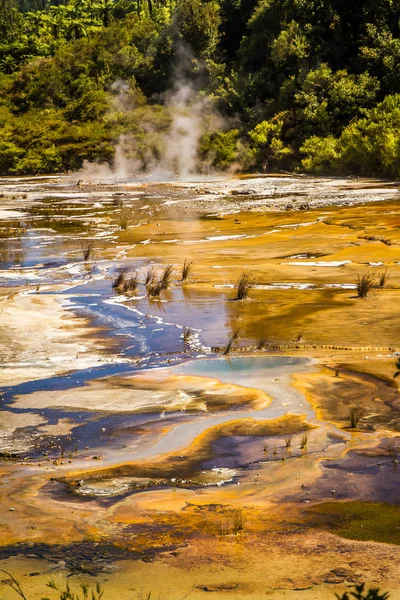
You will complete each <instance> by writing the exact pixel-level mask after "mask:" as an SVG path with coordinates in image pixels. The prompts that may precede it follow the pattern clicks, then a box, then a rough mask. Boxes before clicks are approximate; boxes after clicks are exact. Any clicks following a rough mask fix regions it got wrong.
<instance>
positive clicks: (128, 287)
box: [123, 273, 139, 294]
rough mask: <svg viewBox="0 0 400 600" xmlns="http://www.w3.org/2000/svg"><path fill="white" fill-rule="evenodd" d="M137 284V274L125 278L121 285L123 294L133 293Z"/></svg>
mask: <svg viewBox="0 0 400 600" xmlns="http://www.w3.org/2000/svg"><path fill="white" fill-rule="evenodd" d="M138 285H139V278H138V274H137V273H135V275H132V277H130V278H129V279H126V280H125V282H124V285H123V288H124V289H123V291H124V293H125V294H133V293H135V292H136V290H137V287H138Z"/></svg>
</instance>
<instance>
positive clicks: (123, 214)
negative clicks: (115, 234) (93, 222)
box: [118, 208, 132, 231]
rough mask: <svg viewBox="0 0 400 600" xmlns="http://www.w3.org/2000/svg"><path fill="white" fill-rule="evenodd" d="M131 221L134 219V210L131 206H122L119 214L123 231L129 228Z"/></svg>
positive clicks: (119, 221)
mask: <svg viewBox="0 0 400 600" xmlns="http://www.w3.org/2000/svg"><path fill="white" fill-rule="evenodd" d="M130 221H132V210H131V209H130V208H121V210H120V211H119V215H118V223H119V226H120V228H121V229H122V231H125V230H126V229H128V225H129V223H130Z"/></svg>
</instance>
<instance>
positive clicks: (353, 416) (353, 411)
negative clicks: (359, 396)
mask: <svg viewBox="0 0 400 600" xmlns="http://www.w3.org/2000/svg"><path fill="white" fill-rule="evenodd" d="M349 419H350V427H351V429H357V427H358V424H359V422H360V420H361V413H360V411H359V410H358V408H356V407H355V406H352V407H351V408H350V412H349Z"/></svg>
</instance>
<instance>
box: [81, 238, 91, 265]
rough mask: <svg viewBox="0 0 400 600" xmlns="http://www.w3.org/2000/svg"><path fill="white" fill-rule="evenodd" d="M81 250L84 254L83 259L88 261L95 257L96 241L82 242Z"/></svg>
mask: <svg viewBox="0 0 400 600" xmlns="http://www.w3.org/2000/svg"><path fill="white" fill-rule="evenodd" d="M81 250H82V254H83V260H84V261H85V262H88V261H89V260H91V259H92V258H93V254H94V242H86V241H85V242H81Z"/></svg>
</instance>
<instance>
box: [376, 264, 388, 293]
mask: <svg viewBox="0 0 400 600" xmlns="http://www.w3.org/2000/svg"><path fill="white" fill-rule="evenodd" d="M389 277H390V273H388V268H387V267H386V269H385V270H384V271H382V273H378V287H380V288H384V287H385V285H386V283H387V280H388V279H389Z"/></svg>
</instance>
